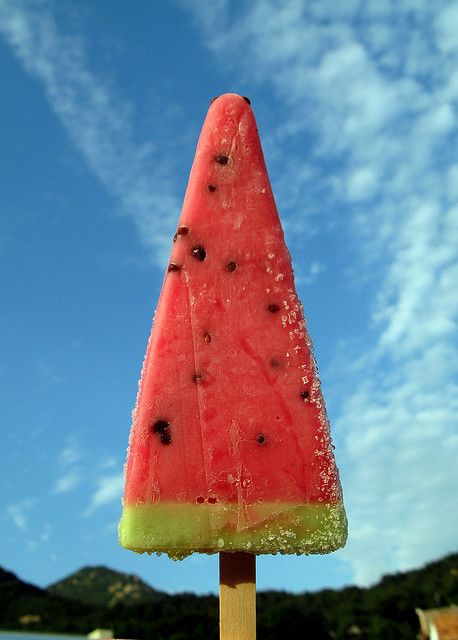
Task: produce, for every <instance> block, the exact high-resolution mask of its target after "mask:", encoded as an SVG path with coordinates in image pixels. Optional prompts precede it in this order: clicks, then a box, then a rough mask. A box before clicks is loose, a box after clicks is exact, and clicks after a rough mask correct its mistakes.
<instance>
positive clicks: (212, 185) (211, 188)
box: [207, 184, 216, 193]
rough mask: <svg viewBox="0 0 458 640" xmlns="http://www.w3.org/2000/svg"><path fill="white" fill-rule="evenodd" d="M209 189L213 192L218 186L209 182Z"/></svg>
mask: <svg viewBox="0 0 458 640" xmlns="http://www.w3.org/2000/svg"><path fill="white" fill-rule="evenodd" d="M207 189H208V190H209V191H211V192H212V193H213V191H216V187H215V185H214V184H207Z"/></svg>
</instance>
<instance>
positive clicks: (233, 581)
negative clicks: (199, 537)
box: [219, 551, 256, 640]
mask: <svg viewBox="0 0 458 640" xmlns="http://www.w3.org/2000/svg"><path fill="white" fill-rule="evenodd" d="M219 632H220V636H219V637H220V640H256V556H255V555H254V554H253V553H242V552H239V551H237V552H235V553H225V552H222V553H220V554H219Z"/></svg>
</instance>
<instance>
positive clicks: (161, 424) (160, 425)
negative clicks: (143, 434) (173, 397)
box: [153, 420, 170, 433]
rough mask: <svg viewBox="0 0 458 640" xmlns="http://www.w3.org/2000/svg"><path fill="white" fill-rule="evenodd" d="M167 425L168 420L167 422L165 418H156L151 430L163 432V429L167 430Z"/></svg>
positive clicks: (168, 424) (168, 423)
mask: <svg viewBox="0 0 458 640" xmlns="http://www.w3.org/2000/svg"><path fill="white" fill-rule="evenodd" d="M169 427H170V422H168V421H167V420H156V422H155V423H154V424H153V432H154V433H163V432H164V431H167V429H168V428H169Z"/></svg>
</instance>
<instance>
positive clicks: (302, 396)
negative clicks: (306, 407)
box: [301, 389, 310, 400]
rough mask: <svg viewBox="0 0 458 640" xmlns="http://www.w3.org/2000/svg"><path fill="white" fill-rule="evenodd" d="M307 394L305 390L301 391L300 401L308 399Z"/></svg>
mask: <svg viewBox="0 0 458 640" xmlns="http://www.w3.org/2000/svg"><path fill="white" fill-rule="evenodd" d="M309 395H310V394H309V392H308V391H307V389H304V390H303V391H301V398H302V400H307V398H308V397H309Z"/></svg>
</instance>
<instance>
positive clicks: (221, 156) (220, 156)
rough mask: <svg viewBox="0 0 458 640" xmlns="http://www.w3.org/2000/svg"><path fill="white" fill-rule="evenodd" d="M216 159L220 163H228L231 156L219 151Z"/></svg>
mask: <svg viewBox="0 0 458 640" xmlns="http://www.w3.org/2000/svg"><path fill="white" fill-rule="evenodd" d="M215 160H216V162H217V163H218V164H227V163H228V162H229V156H226V155H225V154H224V153H219V154H218V155H217V156H216V158H215Z"/></svg>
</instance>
